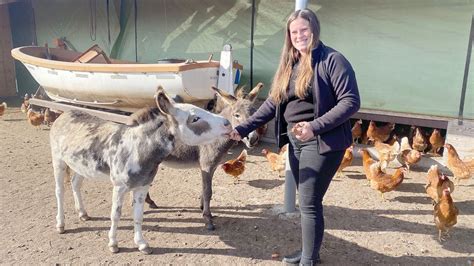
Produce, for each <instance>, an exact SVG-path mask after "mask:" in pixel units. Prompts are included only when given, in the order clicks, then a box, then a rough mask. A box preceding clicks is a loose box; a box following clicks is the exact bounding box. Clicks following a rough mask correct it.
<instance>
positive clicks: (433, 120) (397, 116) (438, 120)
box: [352, 109, 452, 129]
mask: <svg viewBox="0 0 474 266" xmlns="http://www.w3.org/2000/svg"><path fill="white" fill-rule="evenodd" d="M352 118H355V119H363V120H374V121H377V122H391V123H396V124H404V125H415V126H421V127H430V128H439V129H447V128H448V121H449V120H450V119H452V118H448V117H439V116H430V115H420V114H410V113H397V112H388V111H380V110H372V109H360V110H359V112H357V113H356V114H355V115H353V116H352Z"/></svg>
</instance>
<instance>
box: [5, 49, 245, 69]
mask: <svg viewBox="0 0 474 266" xmlns="http://www.w3.org/2000/svg"><path fill="white" fill-rule="evenodd" d="M41 48H43V47H39V46H22V47H17V48H14V49H12V50H11V55H12V57H13V58H15V59H17V60H19V61H21V62H22V63H26V64H31V65H35V66H38V67H44V68H50V69H57V70H67V71H80V72H106V73H156V72H175V73H176V72H183V71H187V70H193V69H200V68H212V67H215V68H217V69H218V68H219V65H220V63H219V62H218V61H193V62H191V63H169V64H143V63H137V64H134V63H131V64H123V63H114V64H103V63H78V62H65V61H57V60H49V59H45V58H40V57H36V56H32V55H29V54H27V53H25V52H24V51H22V50H24V49H41ZM43 49H44V48H43ZM233 68H235V69H240V70H242V69H243V67H242V65H240V64H238V63H236V62H234V63H233Z"/></svg>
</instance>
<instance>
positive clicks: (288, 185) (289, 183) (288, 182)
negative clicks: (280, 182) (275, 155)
mask: <svg viewBox="0 0 474 266" xmlns="http://www.w3.org/2000/svg"><path fill="white" fill-rule="evenodd" d="M288 145H291V144H288ZM288 154H289V149H288V152H287V153H286V160H285V201H284V209H285V212H294V211H296V207H295V206H296V182H295V179H294V178H293V174H292V173H291V170H290V160H289V159H288Z"/></svg>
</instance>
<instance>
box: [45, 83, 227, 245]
mask: <svg viewBox="0 0 474 266" xmlns="http://www.w3.org/2000/svg"><path fill="white" fill-rule="evenodd" d="M155 101H156V105H157V108H156V107H155V108H143V109H141V110H138V111H137V112H135V113H134V114H132V115H131V116H130V121H129V123H128V124H127V125H124V124H118V123H114V122H110V121H105V120H102V119H100V118H98V117H95V116H92V115H89V114H87V113H84V112H79V111H68V112H65V113H63V114H62V115H61V116H60V117H59V118H58V119H57V120H56V121H55V122H54V124H53V126H52V127H51V131H50V142H51V154H52V162H53V169H54V177H55V180H56V199H57V205H58V210H57V211H58V212H57V216H56V221H57V224H56V228H57V230H58V232H59V233H64V232H65V230H64V180H65V178H67V176H68V175H69V174H71V183H72V191H73V195H74V202H75V207H76V210H77V212H78V213H79V218H80V219H81V220H89V219H90V218H89V216H88V215H87V212H86V210H85V208H84V203H83V201H82V195H81V190H80V189H81V184H82V182H83V180H84V179H90V180H97V181H110V182H112V185H113V196H112V211H111V217H110V219H111V222H112V223H111V226H110V231H109V244H108V246H109V249H110V251H112V252H114V253H115V252H118V251H119V248H118V242H117V226H118V222H119V220H120V216H121V213H122V206H123V199H124V196H125V194H126V193H127V192H129V191H131V192H132V196H133V221H134V222H133V226H134V241H135V244H136V245H137V246H138V249H139V250H140V251H141V252H143V253H145V254H149V253H151V249H150V248H149V246H148V243H147V241H146V240H145V239H144V238H143V234H142V221H143V205H144V200H145V197H146V195H147V193H148V188H149V186H150V184H151V182H152V181H153V179H154V177H155V175H156V172H157V171H158V165H159V164H160V163H161V162H162V160H163V159H164V158H165V157H167V156H168V155H169V154H170V152H171V151H172V150H173V149H174V148H175V146H176V148H177V149H178V150H179V149H180V148H181V147H182V146H183V145H202V144H207V143H211V142H215V141H216V139H217V140H218V141H222V142H226V141H227V139H228V138H227V137H226V136H225V135H228V134H229V132H230V131H231V130H232V127H231V125H230V122H229V121H228V120H227V119H225V118H223V117H222V116H219V115H216V114H212V113H210V112H207V111H205V110H204V109H201V108H198V107H196V106H194V105H191V104H175V103H174V102H173V101H171V100H170V99H169V98H168V96H166V94H165V93H164V91H163V89H162V88H161V87H159V88H158V90H157V94H156V96H155ZM187 147H192V146H187Z"/></svg>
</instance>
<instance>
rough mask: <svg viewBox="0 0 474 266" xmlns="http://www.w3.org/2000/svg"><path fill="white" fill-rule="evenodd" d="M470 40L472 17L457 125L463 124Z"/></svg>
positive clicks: (473, 26)
mask: <svg viewBox="0 0 474 266" xmlns="http://www.w3.org/2000/svg"><path fill="white" fill-rule="evenodd" d="M472 39H474V15H472V19H471V33H470V35H469V43H468V45H467V55H466V65H465V67H464V78H463V81H462V89H461V101H460V103H459V116H458V125H462V123H463V112H464V100H465V98H466V87H467V77H468V75H469V63H470V61H471V50H472Z"/></svg>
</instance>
